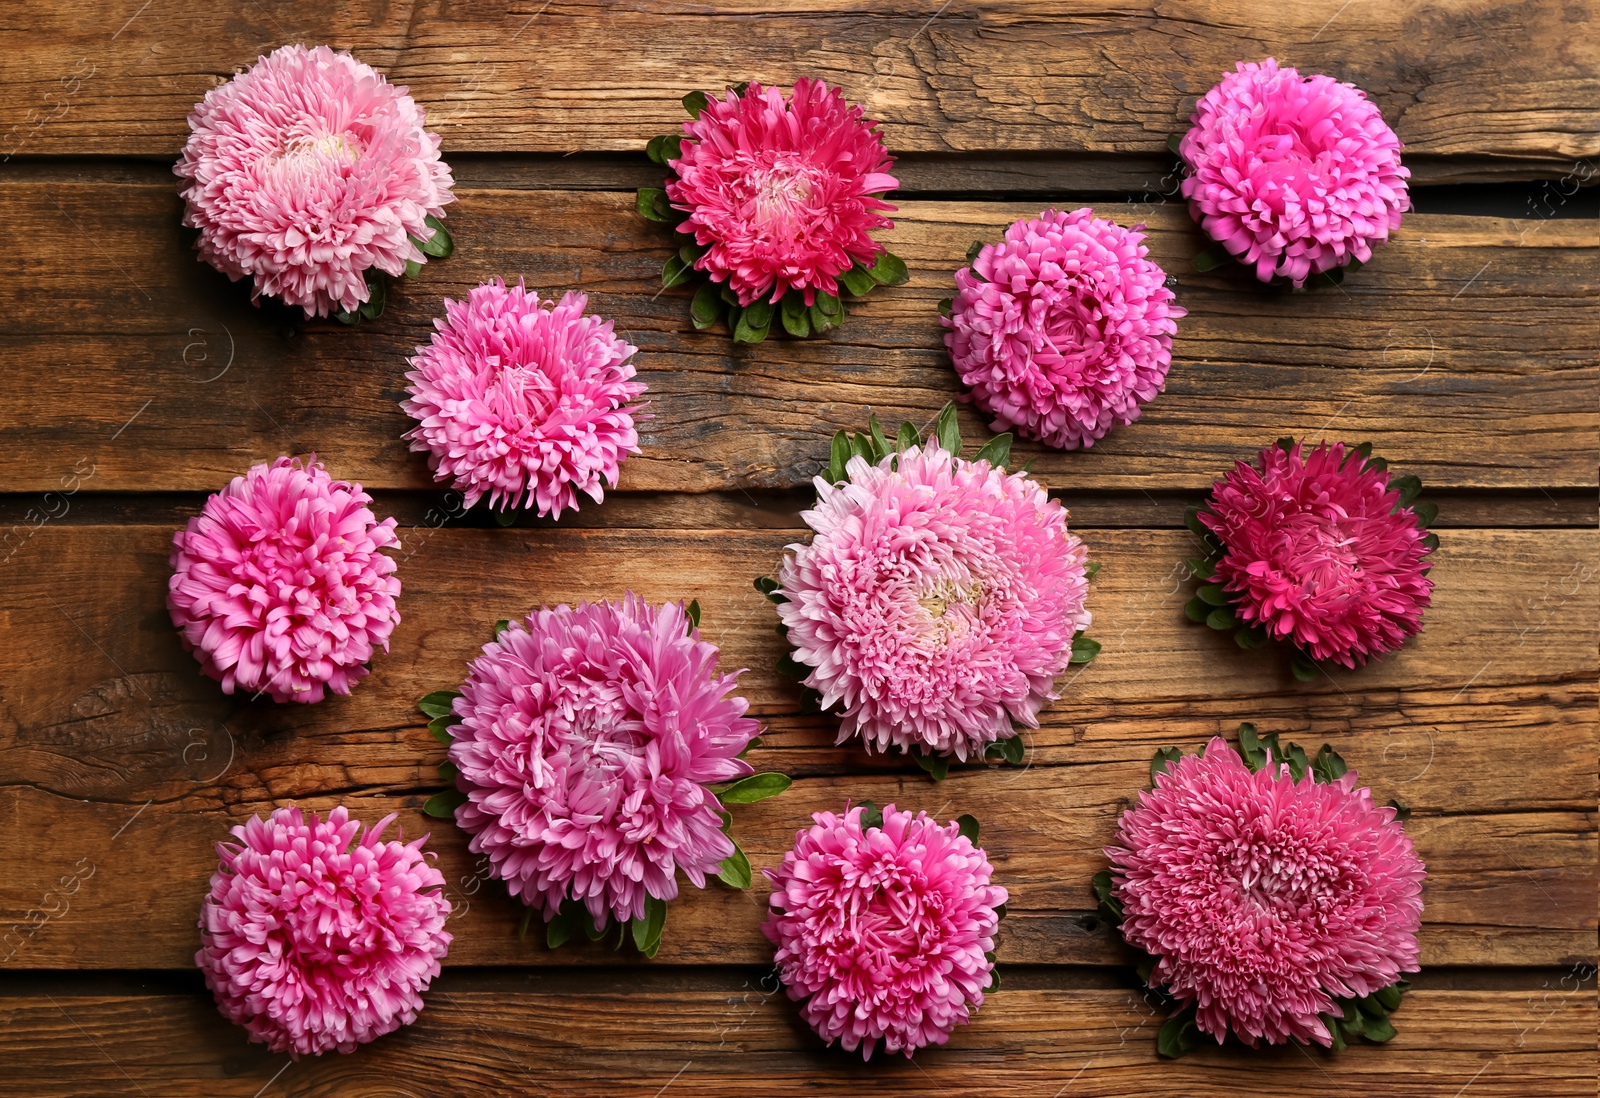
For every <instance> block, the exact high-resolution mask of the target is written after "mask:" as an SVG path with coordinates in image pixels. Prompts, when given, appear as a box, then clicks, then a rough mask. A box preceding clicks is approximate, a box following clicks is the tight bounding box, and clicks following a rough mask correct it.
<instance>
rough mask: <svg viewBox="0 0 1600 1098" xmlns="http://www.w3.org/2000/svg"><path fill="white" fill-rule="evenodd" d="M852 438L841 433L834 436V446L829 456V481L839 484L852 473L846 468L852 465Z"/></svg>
mask: <svg viewBox="0 0 1600 1098" xmlns="http://www.w3.org/2000/svg"><path fill="white" fill-rule="evenodd" d="M851 453H852V451H851V449H850V436H849V435H847V434H845V433H844V432H843V431H840V432H839V433H838V434H836V435H834V436H833V446H832V448H831V450H830V452H829V456H828V481H829V483H831V484H838V483H839V482H840V481H842V480H844V479H846V478H847V477H848V476H849V475H850V473H849V470H848V469H847V468H846V466H847V465H848V464H849V463H850V455H851Z"/></svg>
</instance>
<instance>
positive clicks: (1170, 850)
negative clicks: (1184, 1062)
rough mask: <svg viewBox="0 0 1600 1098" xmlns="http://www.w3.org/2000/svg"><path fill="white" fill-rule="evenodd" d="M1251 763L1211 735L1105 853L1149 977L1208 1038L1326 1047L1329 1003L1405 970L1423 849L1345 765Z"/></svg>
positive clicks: (1413, 944)
mask: <svg viewBox="0 0 1600 1098" xmlns="http://www.w3.org/2000/svg"><path fill="white" fill-rule="evenodd" d="M1339 772H1340V776H1338V777H1335V778H1333V779H1332V780H1331V781H1325V782H1320V781H1317V780H1316V778H1315V776H1314V775H1313V774H1311V773H1309V772H1308V773H1306V774H1304V775H1303V777H1302V778H1301V779H1300V780H1299V781H1296V780H1295V779H1294V778H1293V777H1292V775H1291V774H1290V773H1289V767H1288V766H1285V765H1280V763H1279V760H1277V759H1275V758H1269V759H1268V760H1267V762H1266V765H1265V766H1264V767H1263V768H1262V769H1260V770H1259V771H1257V772H1254V773H1252V771H1251V769H1250V767H1249V766H1247V765H1246V764H1245V762H1244V760H1243V759H1241V758H1240V757H1239V755H1237V754H1235V753H1234V751H1233V749H1232V748H1231V747H1229V746H1228V744H1227V742H1226V741H1224V740H1223V739H1222V738H1221V737H1217V738H1215V739H1213V740H1212V741H1211V742H1210V743H1209V744H1207V745H1206V748H1205V751H1204V753H1203V754H1201V755H1188V756H1185V757H1183V758H1181V759H1179V760H1178V761H1177V762H1175V763H1171V764H1169V765H1168V767H1167V769H1166V771H1165V772H1164V773H1160V774H1158V775H1157V777H1156V781H1155V788H1154V790H1153V791H1151V792H1148V793H1141V794H1140V795H1139V801H1138V804H1136V805H1135V806H1134V807H1132V808H1130V809H1129V810H1128V811H1126V812H1124V813H1123V815H1122V821H1121V823H1120V825H1119V826H1118V829H1117V843H1118V845H1117V846H1114V847H1110V848H1108V849H1107V850H1106V855H1107V856H1108V857H1109V858H1110V859H1111V865H1112V882H1113V884H1112V894H1113V895H1114V896H1115V898H1116V900H1117V901H1118V902H1119V903H1120V904H1121V906H1122V935H1123V937H1124V938H1126V939H1127V941H1128V943H1129V944H1130V945H1132V946H1135V947H1136V948H1138V949H1142V950H1144V951H1145V952H1147V953H1149V954H1150V955H1151V956H1152V957H1154V958H1155V968H1154V970H1153V971H1152V973H1151V975H1150V985H1151V986H1152V987H1160V988H1163V989H1165V990H1166V991H1167V992H1168V993H1170V994H1171V995H1172V996H1173V998H1174V999H1176V1000H1177V1002H1178V1003H1179V1004H1180V1008H1187V1007H1190V1006H1192V1007H1193V1008H1194V1011H1195V1015H1194V1018H1195V1024H1196V1025H1197V1026H1198V1027H1199V1029H1200V1030H1201V1031H1202V1032H1204V1033H1208V1034H1210V1035H1211V1036H1213V1037H1215V1038H1216V1040H1217V1042H1218V1043H1219V1044H1220V1043H1221V1042H1222V1040H1223V1038H1224V1037H1226V1036H1227V1035H1228V1034H1229V1033H1232V1034H1233V1035H1234V1036H1236V1037H1238V1038H1239V1039H1240V1040H1242V1041H1244V1042H1245V1043H1246V1044H1249V1045H1252V1046H1253V1045H1257V1044H1259V1043H1262V1042H1265V1043H1267V1044H1281V1043H1283V1042H1285V1041H1296V1042H1299V1043H1302V1044H1304V1043H1307V1042H1311V1041H1315V1042H1317V1043H1318V1044H1322V1045H1329V1044H1333V1043H1334V1038H1335V1035H1334V1034H1333V1033H1332V1032H1331V1031H1330V1029H1329V1025H1328V1020H1327V1019H1324V1018H1323V1017H1322V1015H1333V1016H1339V1015H1341V1014H1342V1011H1343V1008H1342V1007H1340V1006H1339V1005H1337V1004H1336V1003H1335V1002H1334V1000H1335V999H1351V998H1360V997H1362V996H1367V995H1373V994H1376V993H1377V992H1379V991H1381V990H1383V989H1385V988H1388V987H1390V985H1392V984H1394V983H1395V982H1396V981H1397V980H1398V979H1399V977H1400V974H1401V973H1403V972H1409V971H1414V970H1415V969H1416V967H1417V958H1418V950H1417V928H1418V926H1419V925H1420V923H1421V918H1422V896H1421V888H1422V880H1423V877H1424V876H1425V871H1424V868H1423V865H1422V861H1421V860H1420V859H1419V858H1418V857H1417V855H1416V852H1415V851H1414V850H1413V849H1412V846H1411V840H1410V839H1409V838H1408V837H1407V835H1406V833H1405V829H1404V828H1403V827H1401V825H1400V824H1399V823H1398V822H1397V821H1396V819H1395V810H1394V809H1393V808H1389V807H1379V806H1377V805H1375V804H1374V803H1373V800H1372V793H1371V791H1370V790H1368V789H1365V788H1361V789H1358V788H1356V785H1355V781H1356V775H1355V774H1354V773H1353V772H1350V773H1344V772H1343V764H1342V763H1341V764H1340V766H1339Z"/></svg>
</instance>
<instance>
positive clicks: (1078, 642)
mask: <svg viewBox="0 0 1600 1098" xmlns="http://www.w3.org/2000/svg"><path fill="white" fill-rule="evenodd" d="M1099 654H1100V642H1099V641H1097V640H1090V639H1089V638H1088V637H1086V636H1084V635H1083V634H1082V633H1079V634H1078V635H1077V636H1075V637H1073V638H1072V659H1071V661H1070V662H1072V663H1089V662H1090V661H1092V660H1093V659H1094V658H1095V657H1096V656H1098V655H1099Z"/></svg>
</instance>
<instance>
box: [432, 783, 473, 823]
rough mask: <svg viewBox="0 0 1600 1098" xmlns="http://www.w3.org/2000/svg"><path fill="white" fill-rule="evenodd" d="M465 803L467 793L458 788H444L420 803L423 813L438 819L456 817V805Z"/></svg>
mask: <svg viewBox="0 0 1600 1098" xmlns="http://www.w3.org/2000/svg"><path fill="white" fill-rule="evenodd" d="M466 803H467V795H466V794H465V793H463V792H461V790H459V789H446V790H445V791H444V792H443V793H435V794H434V795H433V796H431V797H429V798H428V799H427V800H426V801H424V802H423V804H422V812H423V814H424V815H427V816H432V817H434V818H435V819H439V820H453V819H455V817H456V806H457V805H462V804H466Z"/></svg>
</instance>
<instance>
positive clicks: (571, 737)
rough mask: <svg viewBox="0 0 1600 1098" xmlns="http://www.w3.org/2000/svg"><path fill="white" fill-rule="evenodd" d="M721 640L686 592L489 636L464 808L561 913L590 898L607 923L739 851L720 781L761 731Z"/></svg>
mask: <svg viewBox="0 0 1600 1098" xmlns="http://www.w3.org/2000/svg"><path fill="white" fill-rule="evenodd" d="M734 678H735V676H734V675H723V674H719V673H718V671H717V649H716V647H715V646H714V645H711V644H707V643H706V642H704V641H702V640H700V639H699V633H698V632H697V631H695V630H693V629H691V628H690V624H689V619H688V616H687V615H686V614H685V613H684V610H683V607H682V606H680V605H678V604H677V603H668V604H666V605H665V606H661V607H655V606H651V605H650V604H648V603H646V602H645V601H644V600H643V599H640V598H639V597H637V596H636V595H633V594H631V593H630V594H629V595H628V596H627V597H625V598H624V599H623V600H622V601H621V602H603V603H580V604H579V605H577V606H575V607H574V606H558V607H556V608H555V609H553V610H552V609H548V608H541V609H539V610H535V611H534V612H533V613H532V614H529V615H528V618H527V621H526V623H525V624H519V623H514V624H512V625H511V626H509V627H508V628H507V629H506V630H505V631H503V632H502V633H501V634H500V636H499V637H498V638H497V639H496V640H494V641H491V642H490V643H489V644H486V645H484V647H483V655H482V656H480V657H479V658H478V659H477V660H475V661H473V663H472V667H471V671H470V673H469V674H468V676H467V680H466V682H465V683H464V684H463V685H462V687H461V696H460V697H459V698H457V699H456V700H455V706H454V708H455V713H456V715H457V716H459V717H460V718H461V723H460V724H457V725H455V726H454V727H453V728H452V729H451V733H452V735H453V737H454V739H453V740H452V741H451V743H450V761H451V762H452V763H454V764H455V765H456V767H457V769H458V770H459V771H460V776H459V777H458V778H457V781H456V785H457V787H458V788H459V789H460V790H461V791H462V792H463V793H465V794H466V795H467V800H466V802H465V803H463V804H461V805H460V806H459V807H457V808H456V822H457V823H458V824H460V825H461V827H462V828H464V829H465V830H466V831H468V832H470V833H471V835H472V844H471V848H472V850H473V852H474V853H478V854H484V855H487V857H488V859H489V863H490V866H491V872H492V873H493V874H494V875H495V876H496V877H500V878H502V879H503V880H504V881H505V882H506V886H507V887H508V888H509V890H510V892H511V894H512V895H513V896H516V897H519V898H520V899H521V900H522V901H523V902H524V903H526V904H528V905H530V906H532V907H535V908H538V909H540V910H542V912H543V913H544V917H545V919H546V920H549V919H551V918H554V917H555V915H556V914H557V913H558V912H559V911H560V908H561V904H562V901H564V900H568V899H572V900H578V901H580V902H582V903H583V904H584V906H585V907H587V908H588V910H589V913H590V915H591V916H592V918H593V920H594V922H595V924H596V925H597V926H599V925H604V924H605V921H606V920H607V919H615V920H617V921H619V922H620V921H623V920H627V919H633V918H638V917H640V916H642V915H643V914H644V911H645V898H646V897H647V896H649V897H654V898H655V899H658V900H671V899H673V898H674V897H676V896H677V894H678V882H677V878H676V875H675V874H676V871H677V870H679V869H681V870H683V873H684V876H686V877H688V878H689V880H690V881H691V882H693V883H694V885H695V887H696V888H704V887H705V878H706V875H707V874H715V873H716V872H717V869H718V866H719V864H720V863H721V861H722V860H723V859H724V858H726V857H728V856H729V855H731V854H732V853H733V851H734V845H733V841H732V840H731V839H729V838H728V836H727V835H725V834H724V833H723V831H722V818H721V812H722V805H721V802H719V801H718V800H717V797H716V794H714V793H712V792H711V791H710V790H709V789H707V788H706V786H707V785H708V784H712V783H716V782H723V781H729V780H731V779H734V778H740V777H743V776H745V775H746V774H749V773H750V767H749V766H748V765H747V764H745V763H744V762H743V761H741V760H740V759H739V757H738V756H739V754H740V753H741V752H742V751H744V749H745V748H746V747H747V746H748V745H749V743H750V740H751V739H752V738H753V737H754V736H755V735H756V733H757V732H758V731H760V726H759V725H758V724H757V723H756V722H755V721H754V720H752V719H750V718H748V717H746V716H745V715H744V713H745V710H746V709H747V708H748V707H749V704H748V703H747V702H746V701H745V700H744V699H743V698H740V697H735V696H730V694H731V691H732V690H733V686H734Z"/></svg>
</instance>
